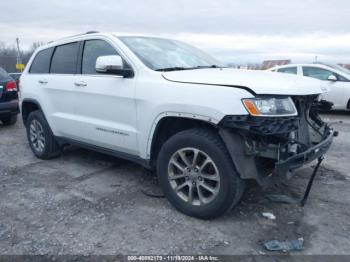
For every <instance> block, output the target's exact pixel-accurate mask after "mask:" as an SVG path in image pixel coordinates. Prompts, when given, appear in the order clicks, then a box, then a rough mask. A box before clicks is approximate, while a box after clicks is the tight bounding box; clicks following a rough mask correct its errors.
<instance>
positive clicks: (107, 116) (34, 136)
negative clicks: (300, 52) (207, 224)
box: [20, 33, 333, 219]
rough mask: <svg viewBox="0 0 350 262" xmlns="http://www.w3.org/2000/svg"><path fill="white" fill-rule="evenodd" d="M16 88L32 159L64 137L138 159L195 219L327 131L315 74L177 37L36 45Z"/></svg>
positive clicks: (315, 151) (219, 209)
mask: <svg viewBox="0 0 350 262" xmlns="http://www.w3.org/2000/svg"><path fill="white" fill-rule="evenodd" d="M20 84H21V111H22V117H23V122H24V124H25V126H26V128H27V136H28V141H29V145H30V147H31V149H32V151H33V153H34V154H35V155H36V156H37V157H39V158H42V159H49V158H52V157H55V156H57V155H59V154H60V153H61V152H62V148H64V146H65V145H68V144H74V145H79V146H82V147H85V148H89V149H92V150H96V151H99V152H102V153H105V154H110V155H113V156H116V157H121V158H125V159H129V160H131V161H134V162H137V163H140V164H142V165H143V166H145V167H146V168H149V169H152V170H154V171H156V172H157V174H158V177H159V182H160V186H161V187H162V189H163V192H164V194H165V196H166V197H167V199H168V200H169V201H170V202H171V203H172V204H173V205H174V206H175V207H176V208H177V209H179V210H180V211H182V212H183V213H185V214H187V215H190V216H194V217H198V218H203V219H209V218H214V217H217V216H220V215H222V214H223V213H224V212H226V211H227V210H229V209H230V208H232V207H233V206H235V205H236V204H237V203H238V202H239V200H240V198H241V196H242V193H243V191H244V185H245V181H246V180H247V179H255V180H256V181H257V182H258V183H259V184H260V185H262V186H267V185H269V184H273V183H276V182H279V181H284V180H285V179H286V178H287V175H289V173H290V171H292V170H295V169H296V168H298V167H301V166H302V165H304V164H305V163H308V162H310V161H312V160H315V159H317V158H319V157H321V156H322V155H323V154H325V152H326V151H327V150H328V148H329V147H330V144H331V142H332V137H333V130H332V129H331V128H329V127H328V126H327V124H325V123H324V122H322V121H321V120H320V119H319V118H318V116H317V105H318V100H317V97H318V96H319V94H321V93H322V92H323V90H322V86H320V82H319V81H316V80H313V79H310V78H304V77H296V76H291V75H282V74H275V73H270V72H263V71H260V72H258V71H242V70H235V69H229V68H225V67H223V66H222V65H220V63H219V62H218V61H216V60H215V59H213V58H211V57H210V56H209V55H207V54H205V53H203V52H202V51H200V50H198V49H196V48H194V47H192V46H189V45H187V44H185V43H182V42H179V41H175V40H169V39H162V38H153V37H138V36H117V35H114V34H102V33H87V34H83V35H78V36H74V37H69V38H65V39H62V40H58V41H55V42H51V43H49V44H47V45H45V46H42V47H40V48H39V49H38V50H36V52H35V53H34V54H33V56H32V57H31V59H30V61H29V63H28V65H27V67H26V69H25V70H24V72H23V74H22V77H21V81H20ZM306 112H307V113H306ZM62 168H64V167H62Z"/></svg>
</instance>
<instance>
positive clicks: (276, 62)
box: [261, 59, 292, 70]
mask: <svg viewBox="0 0 350 262" xmlns="http://www.w3.org/2000/svg"><path fill="white" fill-rule="evenodd" d="M291 62H292V60H290V59H286V60H265V61H264V62H263V64H262V66H261V69H263V70H265V69H269V68H271V67H274V66H280V65H288V64H290V63H291Z"/></svg>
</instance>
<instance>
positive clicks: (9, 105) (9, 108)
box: [0, 100, 19, 116]
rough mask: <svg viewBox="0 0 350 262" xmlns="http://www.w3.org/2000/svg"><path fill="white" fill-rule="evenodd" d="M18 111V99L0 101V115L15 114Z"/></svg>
mask: <svg viewBox="0 0 350 262" xmlns="http://www.w3.org/2000/svg"><path fill="white" fill-rule="evenodd" d="M18 113H19V104H18V100H12V101H9V102H0V116H8V115H17V114H18Z"/></svg>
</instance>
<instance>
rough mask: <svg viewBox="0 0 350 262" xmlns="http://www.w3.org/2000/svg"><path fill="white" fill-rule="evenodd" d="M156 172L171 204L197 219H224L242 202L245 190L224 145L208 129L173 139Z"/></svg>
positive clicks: (184, 132)
mask: <svg viewBox="0 0 350 262" xmlns="http://www.w3.org/2000/svg"><path fill="white" fill-rule="evenodd" d="M157 171H158V177H159V181H160V185H161V187H162V189H163V191H164V195H165V196H166V197H167V199H168V200H169V202H170V203H171V204H173V205H174V206H175V207H176V208H177V209H178V210H180V211H181V212H183V213H185V214H187V215H190V216H194V217H197V218H202V219H211V218H215V217H218V216H221V215H222V214H224V213H225V212H226V211H228V210H229V209H230V208H231V207H233V206H234V205H236V204H237V203H238V202H239V200H240V198H241V196H242V193H243V191H244V182H243V181H242V180H241V179H240V178H239V176H238V174H237V172H236V171H235V168H234V166H233V163H232V160H231V158H230V156H229V155H228V152H227V150H226V148H225V146H224V144H223V142H222V141H221V139H220V138H219V136H218V135H217V134H216V133H214V132H212V131H210V130H206V129H191V130H186V131H183V132H180V133H178V134H176V135H174V136H173V137H171V138H170V139H169V140H168V141H167V142H166V143H165V144H164V145H163V147H162V149H161V151H160V153H159V157H158V161H157Z"/></svg>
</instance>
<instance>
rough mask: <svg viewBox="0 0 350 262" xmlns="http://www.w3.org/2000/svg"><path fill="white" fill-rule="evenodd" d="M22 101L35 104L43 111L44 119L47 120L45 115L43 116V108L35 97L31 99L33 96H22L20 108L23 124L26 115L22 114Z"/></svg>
mask: <svg viewBox="0 0 350 262" xmlns="http://www.w3.org/2000/svg"><path fill="white" fill-rule="evenodd" d="M23 103H31V104H35V105H36V106H37V107H38V108H39V110H40V111H41V112H42V113H43V115H44V117H45V120H46V121H47V119H46V116H45V113H44V110H43V109H42V107H41V105H40V103H39V102H38V101H37V100H36V99H33V98H24V99H23V100H22V101H21V104H20V110H21V114H22V120H23V123H24V124H25V123H26V121H25V120H26V115H24V112H23Z"/></svg>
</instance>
